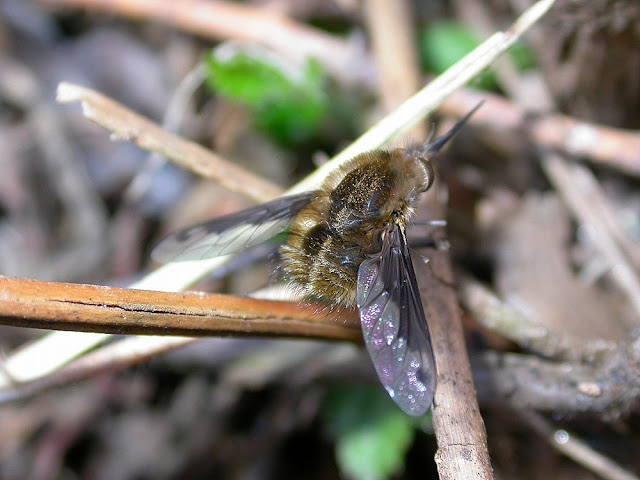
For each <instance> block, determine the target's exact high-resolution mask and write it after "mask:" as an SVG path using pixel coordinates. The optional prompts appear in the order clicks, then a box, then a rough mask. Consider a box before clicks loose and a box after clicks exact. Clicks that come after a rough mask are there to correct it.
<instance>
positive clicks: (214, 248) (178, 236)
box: [151, 192, 317, 263]
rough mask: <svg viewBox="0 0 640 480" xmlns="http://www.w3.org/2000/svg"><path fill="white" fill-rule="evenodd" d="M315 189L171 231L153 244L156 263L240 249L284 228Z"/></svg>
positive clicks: (216, 255)
mask: <svg viewBox="0 0 640 480" xmlns="http://www.w3.org/2000/svg"><path fill="white" fill-rule="evenodd" d="M316 195H317V194H316V192H306V193H301V194H298V195H290V196H287V197H281V198H278V199H276V200H273V201H271V202H267V203H263V204H260V205H256V206H255V207H251V208H247V209H246V210H241V211H239V212H236V213H232V214H231V215H226V216H224V217H219V218H214V219H213V220H209V221H208V222H204V223H200V224H197V225H193V226H191V227H188V228H185V229H183V230H179V231H177V232H175V233H172V234H171V235H169V236H168V237H166V238H165V239H163V240H162V241H161V242H160V243H159V244H158V245H156V246H155V248H154V249H153V251H152V252H151V258H153V260H155V261H156V262H161V263H166V262H180V261H184V260H202V259H205V258H211V257H218V256H221V255H227V254H230V253H236V252H239V251H241V250H243V249H245V248H248V247H252V246H254V245H257V244H259V243H262V242H264V241H266V240H268V239H270V238H271V237H273V236H275V235H277V234H278V233H280V232H282V231H284V230H285V229H286V228H287V227H288V226H289V224H290V223H291V221H292V220H293V217H295V215H296V214H297V213H298V212H299V211H300V210H302V208H304V207H305V206H306V205H308V204H309V203H310V202H311V201H312V200H313V199H314V198H315V196H316Z"/></svg>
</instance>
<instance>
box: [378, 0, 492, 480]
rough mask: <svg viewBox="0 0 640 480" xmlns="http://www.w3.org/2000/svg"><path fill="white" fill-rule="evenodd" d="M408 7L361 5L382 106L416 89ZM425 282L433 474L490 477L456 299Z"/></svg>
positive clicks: (441, 265)
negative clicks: (434, 381) (433, 370)
mask: <svg viewBox="0 0 640 480" xmlns="http://www.w3.org/2000/svg"><path fill="white" fill-rule="evenodd" d="M410 8H411V7H410V5H409V2H407V1H401V2H397V1H392V0H369V2H368V3H367V19H368V23H369V27H370V30H371V34H372V35H373V36H374V38H373V45H374V49H375V50H374V56H375V58H376V60H377V61H378V62H379V67H380V73H381V85H382V92H381V95H382V97H383V103H384V104H385V106H386V107H387V108H388V109H393V108H395V107H397V105H398V104H400V103H401V102H402V101H404V99H405V98H408V97H410V96H411V95H412V94H414V92H415V91H416V90H417V89H418V87H419V78H420V76H419V68H418V62H417V54H416V53H415V51H414V47H413V45H415V42H413V36H414V35H413V34H414V30H413V25H412V24H411V22H410V18H411V15H410V13H409V12H410ZM398 49H400V51H398ZM410 133H411V137H412V140H414V141H424V138H425V135H424V128H422V129H421V130H420V129H418V130H416V129H414V130H412V131H411V132H410ZM430 197H433V196H430ZM443 210H444V208H443V206H442V205H440V204H437V202H432V205H431V212H430V213H431V214H433V216H430V217H426V218H444V212H443ZM440 215H442V216H440ZM437 256H438V259H437V261H436V262H434V268H433V271H434V274H435V275H436V276H437V277H439V278H446V279H449V280H450V279H451V278H452V270H451V262H450V259H449V258H448V254H447V253H446V252H439V253H438V254H437ZM423 280H427V281H428V279H427V278H423ZM429 283H431V285H430V286H429V288H423V289H422V291H421V294H422V300H423V302H424V304H425V311H426V312H430V313H431V315H429V317H428V321H429V327H430V331H431V337H432V344H433V348H434V354H435V359H436V365H437V378H438V387H437V389H436V396H435V399H434V407H433V410H432V412H433V424H434V430H435V434H436V439H437V442H438V450H437V452H436V455H435V458H436V465H437V467H438V474H439V476H440V478H442V479H465V478H470V477H473V478H482V479H492V478H493V470H492V467H491V460H490V458H489V451H488V446H487V433H486V429H485V426H484V421H483V420H482V417H481V416H480V409H479V406H478V400H477V398H476V395H475V389H474V387H473V379H472V375H471V367H470V365H469V358H468V356H467V353H466V345H465V341H464V334H463V331H462V322H461V318H460V309H459V307H458V303H457V298H456V295H455V292H454V291H452V290H451V289H449V288H442V285H440V286H438V285H437V284H436V285H434V284H433V282H429ZM436 283H437V282H436ZM423 285H424V283H423ZM443 346H446V348H443Z"/></svg>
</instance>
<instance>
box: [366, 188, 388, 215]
mask: <svg viewBox="0 0 640 480" xmlns="http://www.w3.org/2000/svg"><path fill="white" fill-rule="evenodd" d="M387 197H388V195H387V194H386V192H384V191H382V190H377V191H374V192H372V193H371V196H370V197H369V201H368V202H367V206H366V208H367V213H369V214H376V213H378V212H380V211H381V210H382V209H383V207H384V205H385V202H386V200H387Z"/></svg>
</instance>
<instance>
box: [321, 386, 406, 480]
mask: <svg viewBox="0 0 640 480" xmlns="http://www.w3.org/2000/svg"><path fill="white" fill-rule="evenodd" d="M324 420H325V425H326V427H327V429H328V430H329V432H330V433H331V434H332V435H333V436H334V437H335V439H336V460H337V462H338V465H339V467H340V469H341V471H342V472H343V474H344V475H345V476H346V477H348V478H352V479H354V480H383V479H387V478H389V477H391V476H392V475H394V474H397V473H399V472H401V471H402V470H403V468H404V459H405V455H406V453H407V450H408V449H409V447H410V446H411V443H412V441H413V436H414V428H413V420H412V419H411V418H409V417H408V416H406V415H405V414H404V413H402V411H400V410H399V409H398V407H396V406H395V405H394V404H393V402H392V401H391V400H390V399H389V397H388V395H387V394H386V392H384V390H382V389H380V388H377V389H374V388H365V387H353V388H349V389H340V390H335V391H333V392H332V394H331V395H329V396H328V398H327V401H326V403H325V408H324Z"/></svg>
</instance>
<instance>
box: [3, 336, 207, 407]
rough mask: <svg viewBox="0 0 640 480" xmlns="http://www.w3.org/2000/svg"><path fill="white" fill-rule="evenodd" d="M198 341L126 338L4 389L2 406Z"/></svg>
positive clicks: (170, 338)
mask: <svg viewBox="0 0 640 480" xmlns="http://www.w3.org/2000/svg"><path fill="white" fill-rule="evenodd" d="M196 340H198V339H197V338H192V337H141V336H135V337H127V338H124V339H123V340H121V341H119V342H114V343H112V344H109V345H106V346H104V347H101V348H99V349H97V350H94V351H92V352H89V353H87V354H85V355H83V356H82V357H80V358H77V359H76V360H73V361H72V362H71V363H68V364H66V365H64V366H62V367H60V368H59V369H57V370H55V371H53V372H51V373H50V374H48V375H45V376H41V377H38V378H36V379H35V380H30V381H26V382H15V383H13V384H12V385H11V386H9V387H7V388H3V389H2V390H0V404H2V403H8V402H14V401H16V400H20V399H24V398H26V397H30V396H33V395H36V394H38V393H41V392H43V391H45V390H50V389H53V388H58V387H62V386H64V385H69V384H71V383H74V382H79V381H81V380H86V379H89V378H94V377H96V376H98V375H102V374H106V373H109V372H115V371H119V370H122V369H125V368H128V367H131V366H134V365H138V364H140V363H143V362H145V361H148V360H151V359H153V358H156V357H157V356H159V355H162V354H164V353H168V352H171V351H173V350H176V349H178V348H182V347H184V346H186V345H189V344H191V343H193V342H195V341H196Z"/></svg>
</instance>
